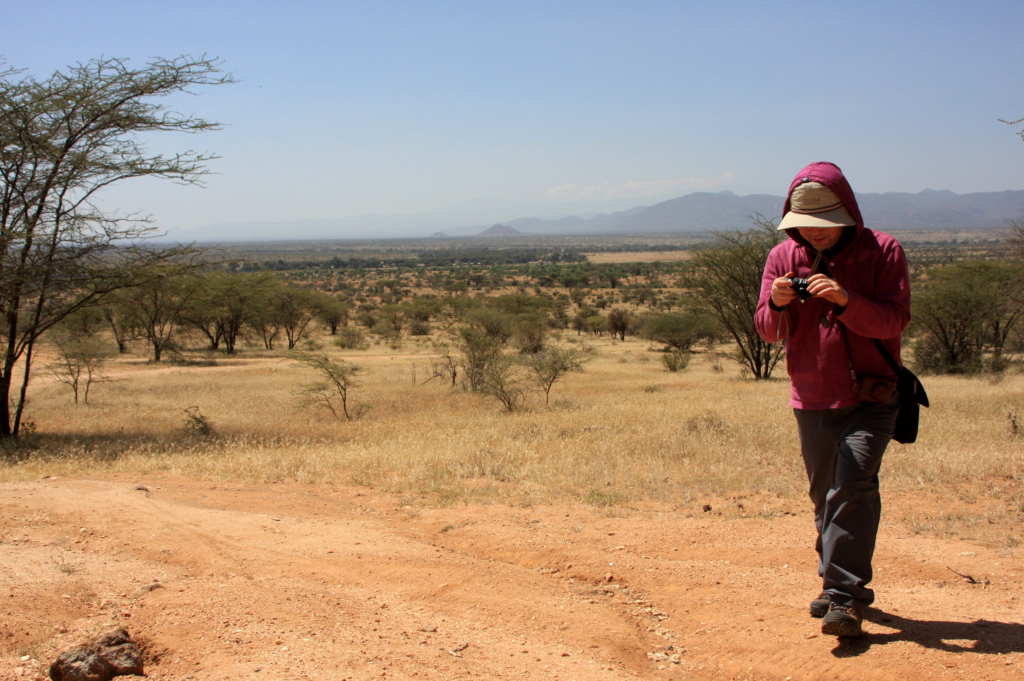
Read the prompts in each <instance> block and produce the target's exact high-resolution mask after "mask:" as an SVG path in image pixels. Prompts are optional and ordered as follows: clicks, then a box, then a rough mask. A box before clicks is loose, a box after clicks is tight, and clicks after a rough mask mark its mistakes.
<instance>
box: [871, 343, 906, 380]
mask: <svg viewBox="0 0 1024 681" xmlns="http://www.w3.org/2000/svg"><path fill="white" fill-rule="evenodd" d="M871 342H872V343H874V344H875V347H876V348H878V351H879V352H880V353H882V357H884V358H885V361H886V363H887V364H888V365H889V366H890V367H891V368H892V370H893V372H894V373H895V374H896V375H897V376H899V375H900V365H899V364H897V363H896V360H895V359H893V358H892V353H890V352H889V351H888V350H887V349H886V347H885V346H884V345H882V341H880V340H878V339H877V338H872V339H871Z"/></svg>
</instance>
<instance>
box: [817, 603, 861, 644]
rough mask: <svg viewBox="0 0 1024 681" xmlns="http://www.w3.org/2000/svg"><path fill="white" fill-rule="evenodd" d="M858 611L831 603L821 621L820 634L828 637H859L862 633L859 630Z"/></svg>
mask: <svg viewBox="0 0 1024 681" xmlns="http://www.w3.org/2000/svg"><path fill="white" fill-rule="evenodd" d="M862 619H863V615H861V612H860V610H858V609H857V608H854V607H853V606H850V605H843V604H842V603H831V604H830V605H829V608H828V612H827V613H826V614H825V618H824V619H823V620H822V621H821V633H823V634H829V635H830V636H860V635H861V634H863V633H864V632H863V631H862V630H861V628H860V623H861V620H862Z"/></svg>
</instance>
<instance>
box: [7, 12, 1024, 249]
mask: <svg viewBox="0 0 1024 681" xmlns="http://www.w3.org/2000/svg"><path fill="white" fill-rule="evenodd" d="M4 15H5V17H4V28H3V34H2V35H3V37H2V40H0V55H2V57H3V58H4V60H5V61H6V63H7V65H8V66H11V67H17V68H23V69H26V73H28V74H31V75H33V76H35V77H37V78H45V77H46V76H48V75H49V74H50V73H52V72H53V71H55V70H59V69H63V68H65V67H66V66H67V65H69V64H74V63H78V62H84V61H88V60H90V59H94V58H97V57H100V56H107V57H120V58H128V59H130V60H131V62H130V63H131V64H133V65H135V66H138V67H142V66H144V65H145V63H146V61H147V59H149V58H152V57H174V56H177V55H181V54H207V55H209V56H215V57H217V58H219V59H220V60H222V62H223V68H224V69H225V71H229V72H231V73H232V74H233V75H234V77H235V78H236V79H237V82H236V83H234V84H232V85H223V86H217V87H211V88H206V89H199V90H197V91H196V93H195V94H194V95H182V96H179V97H174V98H172V99H170V100H168V102H167V104H168V105H169V106H171V107H172V108H173V109H175V110H177V111H182V112H186V113H189V114H194V115H196V116H199V117H201V118H205V119H208V120H213V121H218V122H220V123H222V124H223V126H224V127H223V129H221V130H218V131H214V132H209V133H204V134H202V135H198V136H184V135H166V134H165V135H163V136H158V137H153V138H147V139H146V140H145V141H146V142H147V144H148V145H149V148H150V149H151V150H153V151H159V152H165V153H167V152H174V151H180V150H184V149H196V150H201V151H210V152H213V153H215V154H217V155H218V156H219V157H220V158H218V159H217V160H215V161H212V162H211V163H210V164H209V168H210V170H211V171H212V173H211V175H210V176H209V177H208V178H207V181H206V186H205V187H204V188H201V189H200V188H195V187H182V186H178V185H175V184H173V183H170V182H159V181H155V180H132V181H129V182H125V183H123V184H122V185H119V186H117V187H115V188H112V189H111V190H109V191H108V192H107V194H105V195H104V197H103V201H104V205H105V206H108V207H116V208H118V209H120V210H122V211H142V212H145V213H148V214H150V215H152V217H153V219H154V221H155V223H156V224H157V225H158V226H160V227H161V228H182V229H190V230H196V234H197V236H201V231H202V227H204V226H208V225H214V224H226V223H243V222H251V221H295V220H308V219H315V220H319V219H338V218H343V217H348V216H355V215H363V214H367V213H376V214H382V215H390V214H415V213H424V212H430V211H442V210H445V209H448V208H450V207H453V206H455V207H459V206H473V207H483V208H487V209H492V208H493V210H494V211H495V214H496V215H497V214H499V213H501V211H505V213H508V214H509V216H508V217H509V218H511V217H535V216H548V215H564V214H570V213H581V212H587V211H591V212H592V211H609V210H623V209H626V208H629V207H632V206H637V205H650V204H652V203H656V202H657V201H661V200H666V199H669V198H674V197H677V196H682V195H684V194H688V193H690V192H694V191H723V190H729V191H732V192H735V193H737V194H740V195H745V194H758V193H763V194H776V195H782V194H784V193H785V191H786V188H787V187H788V185H789V181H790V180H791V179H792V177H793V176H794V175H795V174H796V172H797V171H798V170H799V169H800V168H802V167H803V166H804V165H806V164H807V163H810V162H812V161H820V160H827V161H832V162H834V163H836V164H838V165H839V166H840V167H841V168H843V170H844V172H845V173H846V175H847V177H848V178H849V179H850V182H851V184H852V185H853V187H854V189H855V190H856V191H858V192H861V193H865V192H887V191H896V192H919V191H921V190H923V189H936V190H941V189H947V190H951V191H954V192H956V193H967V192H979V191H1002V190H1007V189H1014V190H1017V189H1024V141H1022V140H1021V138H1020V137H1019V136H1017V135H1015V133H1014V130H1013V128H1011V127H1008V126H1007V125H1005V124H1003V123H1000V122H999V119H1011V120H1012V119H1019V118H1024V38H1022V35H1021V27H1022V26H1024V3H1022V2H1020V0H1015V1H1013V2H985V1H984V0H982V1H980V2H972V3H962V2H901V1H899V0H889V1H888V2H843V3H833V2H822V3H808V2H770V3H769V2H727V1H725V2H714V3H710V2H685V1H676V2H642V1H635V2H625V1H623V2H604V1H601V0H592V1H588V2H558V1H552V0H546V1H544V2H508V3H506V2H429V1H422V2H389V1H386V0H380V1H360V2H343V1H334V2H320V1H306V2H303V1H301V0H293V1H291V2H235V1H231V0H203V1H202V2H193V1H192V0H179V1H178V2H174V3H148V2H138V0H133V1H132V2H121V1H118V0H107V1H105V2H96V1H92V2H87V1H85V0H75V1H72V0H65V1H63V2H57V1H52V0H33V1H32V2H7V3H4ZM513 213H515V214H513Z"/></svg>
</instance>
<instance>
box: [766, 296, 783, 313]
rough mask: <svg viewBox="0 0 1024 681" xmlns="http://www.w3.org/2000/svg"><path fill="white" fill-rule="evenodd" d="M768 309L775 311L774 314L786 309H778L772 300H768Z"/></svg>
mask: <svg viewBox="0 0 1024 681" xmlns="http://www.w3.org/2000/svg"><path fill="white" fill-rule="evenodd" d="M768 307H769V308H770V309H772V310H775V311H776V312H782V311H783V310H785V309H786V308H784V307H779V306H778V305H776V304H775V301H774V300H772V299H771V298H769V299H768Z"/></svg>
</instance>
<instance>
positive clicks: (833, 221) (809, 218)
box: [779, 182, 857, 229]
mask: <svg viewBox="0 0 1024 681" xmlns="http://www.w3.org/2000/svg"><path fill="white" fill-rule="evenodd" d="M855 224H857V223H856V221H855V220H854V219H853V216H852V215H850V211H848V210H846V206H844V205H843V202H842V201H840V200H839V197H838V196H836V195H835V193H834V192H833V191H832V190H831V189H829V188H828V187H826V186H825V185H823V184H821V183H820V182H804V183H803V184H801V185H798V186H797V188H796V189H794V190H793V193H792V194H791V195H790V197H789V212H788V213H786V217H784V218H782V222H780V223H779V229H796V228H798V227H849V226H850V225H855Z"/></svg>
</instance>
